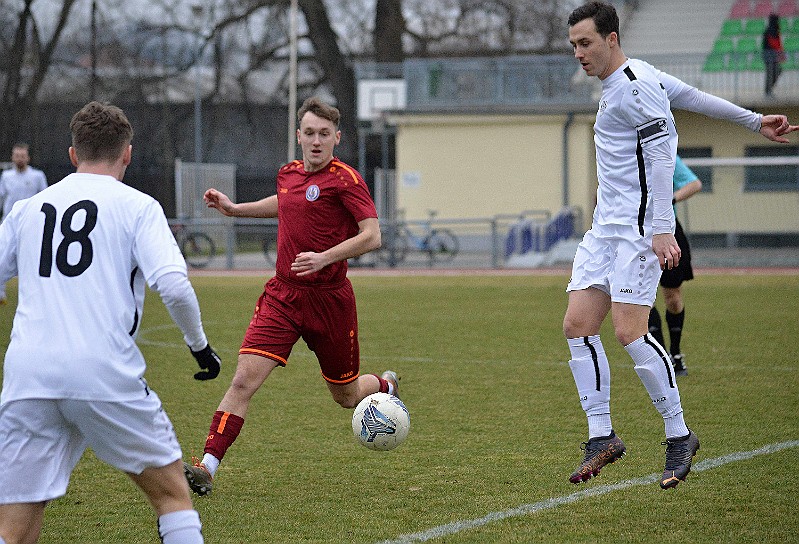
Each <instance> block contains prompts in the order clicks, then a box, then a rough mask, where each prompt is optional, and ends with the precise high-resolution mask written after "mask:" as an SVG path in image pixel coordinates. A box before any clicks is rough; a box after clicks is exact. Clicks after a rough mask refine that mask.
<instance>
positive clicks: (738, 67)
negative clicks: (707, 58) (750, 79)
mask: <svg viewBox="0 0 799 544" xmlns="http://www.w3.org/2000/svg"><path fill="white" fill-rule="evenodd" d="M748 68H749V55H738V54H734V55H732V56H731V57H730V62H729V64H727V69H728V70H732V71H733V72H742V71H744V70H746V69H748Z"/></svg>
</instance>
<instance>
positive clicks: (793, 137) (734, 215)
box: [674, 108, 799, 233]
mask: <svg viewBox="0 0 799 544" xmlns="http://www.w3.org/2000/svg"><path fill="white" fill-rule="evenodd" d="M768 113H771V112H768ZM786 113H787V114H788V118H789V119H790V120H791V121H792V122H793V123H794V124H796V123H797V122H799V108H789V109H787V111H786ZM674 114H675V115H674V118H675V121H676V123H677V131H678V132H679V134H680V147H712V148H713V157H714V158H715V157H744V156H745V150H746V148H747V147H750V146H757V147H762V146H774V147H779V146H781V145H784V144H779V143H775V142H770V141H769V140H767V139H766V138H764V137H763V136H761V135H760V134H758V133H755V132H750V131H748V130H746V129H743V128H741V127H737V126H736V125H732V124H730V123H729V122H726V121H719V120H716V119H708V118H707V117H704V116H702V115H699V114H696V113H691V112H683V111H679V110H675V112H674ZM788 139H789V140H790V141H791V143H790V144H789V145H791V146H797V145H799V137H797V134H796V133H793V134H790V135H789V136H788ZM743 183H744V169H743V168H742V167H721V168H719V167H717V168H715V169H714V171H713V188H712V192H707V191H703V192H701V193H699V194H697V195H695V196H693V197H691V198H690V199H688V200H686V201H685V202H684V203H681V204H680V205H678V207H677V214H678V217H680V220H681V221H683V222H685V218H686V217H687V221H688V228H689V230H690V232H693V233H725V232H748V233H766V232H794V233H795V232H799V192H797V191H784V192H771V191H769V192H744V190H743Z"/></svg>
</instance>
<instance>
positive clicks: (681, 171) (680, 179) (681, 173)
mask: <svg viewBox="0 0 799 544" xmlns="http://www.w3.org/2000/svg"><path fill="white" fill-rule="evenodd" d="M696 179H699V178H698V177H697V175H696V174H694V171H693V170H691V169H690V168H688V167H687V166H685V163H684V162H682V159H681V158H680V157H679V156H677V161H676V162H675V163H674V178H673V182H674V192H675V193H676V192H677V190H678V189H681V188H683V187H685V186H686V185H688V184H689V183H691V182H692V181H694V180H696ZM672 207H673V208H674V217H677V203H676V202H674V203H673V204H672Z"/></svg>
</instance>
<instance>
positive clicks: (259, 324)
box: [184, 98, 398, 495]
mask: <svg viewBox="0 0 799 544" xmlns="http://www.w3.org/2000/svg"><path fill="white" fill-rule="evenodd" d="M297 116H298V119H299V123H300V128H299V129H298V130H297V141H298V142H299V144H300V146H301V147H302V160H301V161H293V162H291V163H289V164H287V165H285V166H283V167H282V168H281V169H280V171H279V172H278V177H277V194H276V195H273V196H270V197H267V198H264V199H261V200H259V201H257V202H245V203H239V204H234V203H233V202H232V201H231V200H230V199H229V198H228V197H227V196H226V195H225V194H223V193H221V192H219V191H217V190H216V189H209V190H208V191H206V193H205V196H204V198H205V202H206V204H207V205H208V207H210V208H216V209H217V210H219V211H220V212H221V213H222V214H224V215H227V216H231V217H277V218H278V242H277V243H278V250H277V263H276V270H275V276H274V277H273V278H271V279H270V280H269V281H268V282H267V283H266V285H265V286H264V292H263V294H262V295H261V297H260V298H259V299H258V303H257V304H256V306H255V313H254V315H253V318H252V321H250V325H249V327H248V328H247V332H246V333H245V335H244V341H243V342H242V345H241V349H240V350H239V360H238V366H237V367H236V374H235V376H233V382H232V383H231V385H230V387H229V388H228V390H227V392H226V393H225V396H224V397H223V398H222V402H221V403H220V404H219V407H218V408H217V411H216V413H215V414H214V416H213V420H212V422H211V428H210V432H209V434H208V438H207V440H206V443H205V450H204V451H205V455H204V456H203V459H202V460H193V463H192V464H188V463H184V470H185V473H186V478H187V479H188V481H189V486H190V487H191V488H192V490H193V491H194V492H196V493H197V494H199V495H205V494H207V493H209V492H210V491H211V488H212V479H213V476H214V474H215V473H216V470H217V468H218V467H219V463H220V461H221V460H222V457H223V456H224V455H225V452H226V451H227V449H228V448H229V447H230V445H231V444H232V443H233V441H234V440H236V437H237V436H238V434H239V431H240V430H241V427H242V425H243V423H244V417H245V415H246V413H247V408H248V407H249V404H250V399H251V398H252V396H253V395H254V394H255V392H256V391H257V390H258V389H259V388H260V387H261V384H263V382H264V380H266V378H267V377H268V376H269V374H270V373H271V372H272V369H274V368H275V367H276V366H286V363H287V361H288V357H289V354H290V353H291V349H292V347H293V346H294V344H295V343H296V342H297V341H298V340H299V339H300V338H302V339H303V340H305V342H306V343H307V344H308V347H309V348H310V349H311V350H312V351H313V352H314V353H315V354H316V357H317V359H318V360H319V366H320V368H321V370H322V377H323V378H324V379H325V381H326V382H327V387H328V389H329V390H330V393H331V395H332V396H333V399H334V400H335V401H336V402H337V403H339V404H340V405H341V406H342V407H344V408H354V407H355V406H356V405H357V404H358V402H360V401H361V399H363V398H364V397H366V396H367V395H370V394H372V393H377V392H382V393H389V394H393V395H397V385H398V384H397V381H398V378H397V375H396V373H394V372H392V371H390V370H389V371H386V372H384V373H383V375H382V376H377V375H376V374H364V375H361V374H360V359H359V347H358V318H357V314H356V309H355V294H354V292H353V290H352V284H351V283H350V281H349V279H347V259H349V258H352V257H357V256H358V255H363V254H364V253H367V252H369V251H372V250H375V249H377V248H379V247H380V225H379V223H378V220H377V211H376V210H375V205H374V202H373V201H372V197H371V196H370V194H369V189H368V188H367V187H366V183H364V181H363V179H362V178H361V176H360V174H358V172H357V171H355V169H354V168H352V167H351V166H349V165H347V164H345V163H343V162H341V161H340V160H338V159H337V158H336V157H334V156H333V150H334V148H335V146H336V145H337V144H338V143H339V141H340V139H341V132H340V131H339V130H338V126H339V118H340V115H339V111H338V109H336V108H334V107H332V106H329V105H328V104H325V103H324V102H322V101H321V100H319V99H318V98H309V99H308V100H306V101H305V102H304V103H303V105H302V107H301V108H300V109H299V112H298V114H297Z"/></svg>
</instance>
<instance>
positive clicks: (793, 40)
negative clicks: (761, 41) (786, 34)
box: [782, 36, 799, 55]
mask: <svg viewBox="0 0 799 544" xmlns="http://www.w3.org/2000/svg"><path fill="white" fill-rule="evenodd" d="M782 48H783V49H785V52H786V53H788V54H789V55H790V54H791V53H799V36H791V37H790V38H785V40H784V41H783V42H782Z"/></svg>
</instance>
